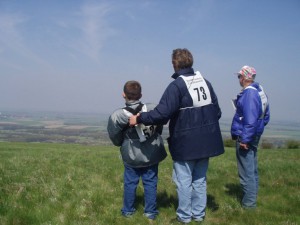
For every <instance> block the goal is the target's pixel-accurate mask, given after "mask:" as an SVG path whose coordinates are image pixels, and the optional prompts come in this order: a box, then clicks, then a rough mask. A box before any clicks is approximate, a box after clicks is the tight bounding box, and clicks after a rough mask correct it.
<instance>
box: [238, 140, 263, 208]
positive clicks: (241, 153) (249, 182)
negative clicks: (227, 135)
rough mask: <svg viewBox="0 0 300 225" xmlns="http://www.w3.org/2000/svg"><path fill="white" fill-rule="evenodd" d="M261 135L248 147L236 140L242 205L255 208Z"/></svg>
mask: <svg viewBox="0 0 300 225" xmlns="http://www.w3.org/2000/svg"><path fill="white" fill-rule="evenodd" d="M259 139H260V136H257V137H255V139H254V140H253V141H252V142H250V143H249V144H248V149H247V150H246V149H242V148H240V143H239V141H237V142H236V158H237V168H238V173H239V178H240V183H241V187H242V190H243V198H242V206H243V207H245V208H255V207H256V199H257V194H258V184H259V177H258V164H257V147H258V143H259Z"/></svg>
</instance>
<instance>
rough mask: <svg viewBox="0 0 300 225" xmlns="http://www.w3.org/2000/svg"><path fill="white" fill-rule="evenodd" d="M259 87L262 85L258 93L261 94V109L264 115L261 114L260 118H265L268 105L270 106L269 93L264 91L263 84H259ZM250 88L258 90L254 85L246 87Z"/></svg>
mask: <svg viewBox="0 0 300 225" xmlns="http://www.w3.org/2000/svg"><path fill="white" fill-rule="evenodd" d="M259 87H260V89H261V91H259V92H258V94H259V97H260V100H261V110H262V115H261V116H260V118H263V117H264V115H265V112H266V109H267V106H268V98H267V95H266V93H265V92H264V90H263V88H262V86H259ZM248 88H250V89H255V90H257V89H256V88H254V87H252V86H248V87H246V88H245V89H248ZM257 91H258V90H257Z"/></svg>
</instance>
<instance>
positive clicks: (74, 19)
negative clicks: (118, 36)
mask: <svg viewBox="0 0 300 225" xmlns="http://www.w3.org/2000/svg"><path fill="white" fill-rule="evenodd" d="M111 11H112V7H111V6H110V5H108V4H101V3H99V4H85V5H83V6H81V8H80V9H79V12H78V13H75V14H73V16H70V17H69V18H66V19H65V20H60V21H58V22H57V24H58V25H59V26H60V27H62V28H64V29H74V31H75V32H74V33H76V32H79V33H77V35H76V36H73V37H71V38H70V39H71V42H70V43H68V45H69V46H71V48H72V49H73V50H75V51H79V52H81V53H83V54H85V55H86V56H88V57H89V58H91V59H93V60H94V61H99V57H100V53H101V49H102V48H103V46H104V44H105V42H106V41H107V40H108V39H109V38H110V37H111V36H113V35H114V34H115V33H116V31H115V30H114V29H113V28H111V27H110V26H109V24H108V22H107V19H106V17H107V16H108V14H109V13H110V12H111Z"/></svg>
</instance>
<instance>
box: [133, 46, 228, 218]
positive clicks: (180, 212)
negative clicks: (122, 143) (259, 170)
mask: <svg viewBox="0 0 300 225" xmlns="http://www.w3.org/2000/svg"><path fill="white" fill-rule="evenodd" d="M172 64H173V68H174V70H175V73H174V74H173V76H172V78H174V79H175V80H174V81H173V82H171V83H170V84H169V86H168V87H167V88H166V90H165V92H164V94H163V96H162V97H161V99H160V102H159V104H158V105H157V106H156V107H155V108H154V110H151V111H149V112H145V113H144V112H142V113H141V114H139V115H137V116H132V117H131V118H130V119H129V122H130V125H132V126H133V125H135V124H138V123H143V124H144V125H150V124H166V123H167V122H168V121H169V135H170V137H169V138H168V144H169V150H170V153H171V156H172V159H173V161H174V162H173V180H174V181H175V184H176V186H177V194H178V200H179V204H178V208H177V211H176V214H177V219H178V220H179V221H180V222H184V223H189V222H190V221H191V220H192V219H194V220H196V221H202V220H203V219H204V216H205V208H206V202H207V196H206V171H207V168H208V161H209V158H210V157H213V156H218V155H220V154H222V153H224V146H223V140H222V136H221V131H220V126H219V119H220V117H221V110H220V107H219V104H218V99H217V96H216V94H215V92H214V90H213V88H212V85H211V84H210V82H209V81H207V80H206V79H204V78H203V77H202V75H201V74H200V72H198V71H196V72H195V71H194V70H193V68H192V66H193V56H192V54H191V53H190V51H189V50H187V49H175V50H173V54H172Z"/></svg>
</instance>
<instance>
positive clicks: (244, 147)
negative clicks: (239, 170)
mask: <svg viewBox="0 0 300 225" xmlns="http://www.w3.org/2000/svg"><path fill="white" fill-rule="evenodd" d="M240 148H241V149H244V150H248V144H244V143H240Z"/></svg>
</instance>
